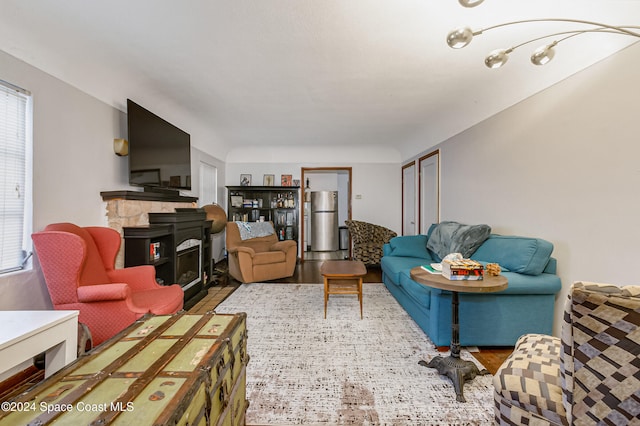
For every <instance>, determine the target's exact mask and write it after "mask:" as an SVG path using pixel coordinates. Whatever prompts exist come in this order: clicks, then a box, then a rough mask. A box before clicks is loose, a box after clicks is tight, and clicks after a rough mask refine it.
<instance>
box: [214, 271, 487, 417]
mask: <svg viewBox="0 0 640 426" xmlns="http://www.w3.org/2000/svg"><path fill="white" fill-rule="evenodd" d="M323 291H324V290H323V285H322V284H269V283H262V284H244V285H242V286H241V287H240V288H239V289H238V290H236V291H235V292H234V293H233V294H232V295H231V296H229V298H228V299H227V300H225V301H224V302H223V303H222V304H221V305H219V306H218V307H217V308H216V312H218V313H236V312H246V313H247V328H248V344H247V346H248V348H247V351H248V353H249V356H250V360H249V364H248V366H247V399H248V400H249V403H250V405H249V408H248V410H247V424H248V425H294V424H300V425H317V424H322V425H339V424H357V425H489V424H493V408H492V407H493V394H492V392H493V387H492V384H491V376H489V375H487V376H478V377H476V378H475V379H474V380H473V381H471V382H469V383H467V384H466V385H465V387H464V395H465V398H466V400H467V402H464V403H462V402H457V401H456V397H455V392H454V389H453V385H452V384H451V382H450V381H449V379H447V378H446V377H444V376H441V375H439V374H438V373H437V371H435V370H433V369H431V368H426V367H422V366H420V365H418V361H420V360H423V359H426V360H429V359H431V357H433V356H436V355H438V353H437V351H436V349H435V347H434V345H433V343H431V342H430V341H429V339H428V337H427V336H426V335H425V334H424V332H423V331H422V330H421V329H420V328H419V327H418V326H417V325H416V324H415V322H413V320H412V319H411V318H410V317H409V316H408V314H407V313H406V312H405V311H404V310H403V309H402V307H401V306H400V305H399V304H398V303H397V302H396V301H395V299H394V298H393V296H392V295H391V294H390V293H389V291H388V290H387V289H386V287H384V285H383V284H365V285H364V288H363V292H364V294H363V301H364V318H363V319H362V320H361V319H360V306H359V304H358V299H357V296H353V295H332V296H330V298H329V304H328V309H327V319H324V293H323ZM461 356H462V358H464V359H469V360H472V361H473V362H476V364H478V366H479V367H481V366H480V364H479V363H478V362H477V361H476V360H475V359H474V358H473V357H472V356H471V355H470V354H469V352H468V351H466V350H463V352H462V354H461Z"/></svg>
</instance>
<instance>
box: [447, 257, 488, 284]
mask: <svg viewBox="0 0 640 426" xmlns="http://www.w3.org/2000/svg"><path fill="white" fill-rule="evenodd" d="M442 276H443V277H445V278H447V279H449V280H455V281H461V280H481V279H483V278H484V266H482V264H481V263H480V262H477V261H475V260H471V259H461V260H443V261H442Z"/></svg>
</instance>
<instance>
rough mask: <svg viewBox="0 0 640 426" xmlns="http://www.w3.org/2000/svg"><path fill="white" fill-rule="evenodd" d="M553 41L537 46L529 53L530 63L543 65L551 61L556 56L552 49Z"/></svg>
mask: <svg viewBox="0 0 640 426" xmlns="http://www.w3.org/2000/svg"><path fill="white" fill-rule="evenodd" d="M553 46H555V43H552V44H548V45H546V46H542V47H539V48H537V49H536V50H535V51H534V52H533V54H532V55H531V63H533V64H534V65H544V64H546V63H548V62H549V61H551V60H552V59H553V57H554V56H556V51H555V50H554V49H553Z"/></svg>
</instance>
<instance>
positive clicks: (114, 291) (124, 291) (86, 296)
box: [78, 283, 131, 303]
mask: <svg viewBox="0 0 640 426" xmlns="http://www.w3.org/2000/svg"><path fill="white" fill-rule="evenodd" d="M130 296H131V289H130V288H129V286H128V285H127V284H123V283H116V284H113V283H112V284H98V285H83V286H80V287H78V301H79V302H81V303H91V302H106V301H114V300H125V299H127V298H128V297H130Z"/></svg>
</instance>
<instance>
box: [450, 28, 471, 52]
mask: <svg viewBox="0 0 640 426" xmlns="http://www.w3.org/2000/svg"><path fill="white" fill-rule="evenodd" d="M471 40H473V31H472V30H471V28H469V27H463V28H456V29H455V30H453V31H451V32H450V33H449V34H447V44H448V45H449V47H451V48H453V49H462V48H463V47H465V46H466V45H467V44H469V43H471Z"/></svg>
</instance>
